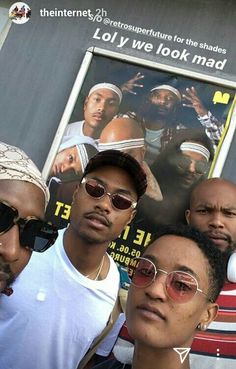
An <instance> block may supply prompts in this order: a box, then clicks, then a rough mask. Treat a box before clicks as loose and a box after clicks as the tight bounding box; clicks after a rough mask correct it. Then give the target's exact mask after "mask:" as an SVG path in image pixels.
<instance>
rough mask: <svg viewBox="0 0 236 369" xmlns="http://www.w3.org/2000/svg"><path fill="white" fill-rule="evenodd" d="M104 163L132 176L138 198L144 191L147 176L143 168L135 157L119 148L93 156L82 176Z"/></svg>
mask: <svg viewBox="0 0 236 369" xmlns="http://www.w3.org/2000/svg"><path fill="white" fill-rule="evenodd" d="M105 165H111V166H114V167H119V168H122V169H124V170H125V171H126V172H127V173H128V174H129V175H130V177H132V179H133V181H134V185H135V188H136V191H137V196H138V199H139V198H140V197H141V196H142V195H143V194H144V193H145V191H146V188H147V178H146V174H145V172H144V170H143V168H142V167H141V165H140V164H139V163H138V161H137V160H136V159H134V158H133V157H132V156H130V155H129V154H126V153H124V152H122V151H119V150H105V151H101V152H99V153H98V154H96V155H95V156H93V157H92V158H91V159H90V160H89V162H88V164H87V166H86V168H85V170H84V174H83V177H85V176H86V175H87V174H88V173H90V172H93V171H94V170H95V169H97V168H99V167H103V166H105Z"/></svg>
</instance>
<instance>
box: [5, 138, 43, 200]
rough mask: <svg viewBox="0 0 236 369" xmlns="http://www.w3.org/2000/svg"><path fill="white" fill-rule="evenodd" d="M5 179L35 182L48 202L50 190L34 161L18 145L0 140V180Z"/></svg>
mask: <svg viewBox="0 0 236 369" xmlns="http://www.w3.org/2000/svg"><path fill="white" fill-rule="evenodd" d="M4 179H11V180H17V181H25V182H30V183H33V184H35V185H36V186H38V187H39V188H40V189H41V190H42V191H43V193H44V196H45V202H46V204H47V203H48V201H49V190H48V188H47V185H46V183H45V181H44V180H43V178H42V176H41V173H40V171H39V170H38V168H37V167H36V165H35V164H34V163H33V161H32V160H31V159H30V158H29V157H28V156H27V155H26V153H25V152H24V151H22V150H21V149H19V148H18V147H16V146H11V145H8V144H6V143H4V142H0V180H4Z"/></svg>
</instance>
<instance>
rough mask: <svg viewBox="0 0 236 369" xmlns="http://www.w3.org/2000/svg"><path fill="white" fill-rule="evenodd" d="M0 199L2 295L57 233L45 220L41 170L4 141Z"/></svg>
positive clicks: (0, 157)
mask: <svg viewBox="0 0 236 369" xmlns="http://www.w3.org/2000/svg"><path fill="white" fill-rule="evenodd" d="M0 199H1V201H0V292H1V293H4V294H5V295H10V294H12V292H13V290H12V288H11V287H10V285H11V283H12V282H13V280H14V279H15V277H16V276H17V275H18V274H19V273H20V272H21V271H22V270H23V268H24V267H25V266H26V265H27V263H28V261H29V259H30V257H31V254H32V251H39V252H40V251H41V252H42V251H44V250H46V249H47V248H48V247H49V246H51V245H52V244H53V243H54V241H55V239H56V237H57V231H56V230H55V229H54V228H53V227H52V226H51V225H50V224H48V223H46V222H44V220H43V219H44V212H45V208H46V205H47V203H48V200H49V192H48V189H47V186H46V183H45V182H44V180H43V179H42V177H41V174H40V172H39V170H38V168H37V167H36V166H35V164H34V163H33V162H32V160H31V159H30V158H29V157H28V156H27V155H26V154H25V153H24V152H23V151H22V150H21V149H19V148H18V147H15V146H11V145H8V144H6V143H4V142H0ZM3 321H4V317H3Z"/></svg>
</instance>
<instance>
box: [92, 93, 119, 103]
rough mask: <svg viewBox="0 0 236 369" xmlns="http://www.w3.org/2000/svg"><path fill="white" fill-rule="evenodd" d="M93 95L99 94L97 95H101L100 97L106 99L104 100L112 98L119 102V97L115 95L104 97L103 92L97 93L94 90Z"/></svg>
mask: <svg viewBox="0 0 236 369" xmlns="http://www.w3.org/2000/svg"><path fill="white" fill-rule="evenodd" d="M93 96H99V97H102V98H104V99H106V100H114V101H118V102H119V97H118V96H117V97H116V96H113V97H107V98H106V97H104V95H103V94H101V93H99V92H96V93H94V95H93Z"/></svg>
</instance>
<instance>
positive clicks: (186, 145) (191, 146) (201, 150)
mask: <svg viewBox="0 0 236 369" xmlns="http://www.w3.org/2000/svg"><path fill="white" fill-rule="evenodd" d="M180 150H181V151H193V152H196V153H198V154H201V155H202V156H204V158H206V160H207V161H209V159H210V155H211V154H210V151H209V150H208V149H207V148H206V147H205V146H203V145H201V144H198V143H196V142H191V141H190V142H187V141H186V142H183V143H182V144H181V145H180Z"/></svg>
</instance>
